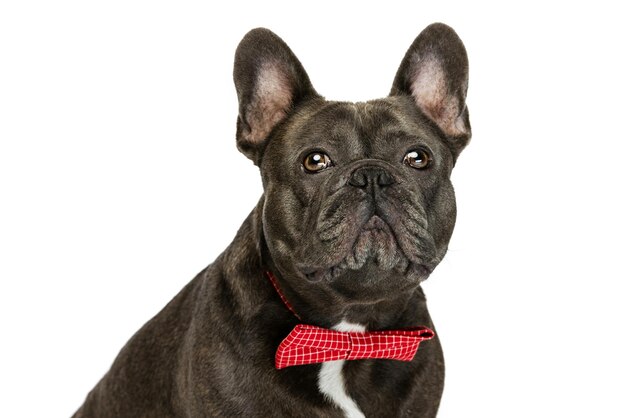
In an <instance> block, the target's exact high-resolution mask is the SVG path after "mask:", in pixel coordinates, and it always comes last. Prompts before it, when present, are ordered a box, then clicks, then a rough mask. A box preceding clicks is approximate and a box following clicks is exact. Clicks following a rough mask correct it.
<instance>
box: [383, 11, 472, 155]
mask: <svg viewBox="0 0 626 418" xmlns="http://www.w3.org/2000/svg"><path fill="white" fill-rule="evenodd" d="M468 74H469V70H468V61H467V53H466V51H465V47H464V46H463V42H461V39H460V38H459V37H458V35H457V34H456V33H455V32H454V30H453V29H452V28H450V27H449V26H447V25H444V24H443V23H434V24H432V25H430V26H428V27H427V28H426V29H424V30H423V31H422V33H420V34H419V36H418V37H417V38H416V39H415V41H414V42H413V44H412V45H411V47H410V48H409V50H408V51H407V53H406V55H405V56H404V59H403V60H402V63H401V64H400V68H399V69H398V72H397V74H396V78H395V80H394V82H393V86H392V88H391V93H390V95H391V96H394V95H410V96H412V97H413V100H414V102H415V105H416V106H417V107H418V108H419V109H420V110H421V111H422V113H424V115H426V116H427V117H428V118H429V119H430V120H432V121H433V122H434V123H435V124H436V125H437V126H438V127H439V129H440V130H441V132H442V133H443V134H444V136H445V137H446V140H447V141H448V144H449V146H450V149H451V150H452V153H453V155H454V158H455V160H456V158H457V157H458V155H459V154H460V152H461V151H462V150H463V148H464V147H465V146H466V145H467V143H468V142H469V140H470V138H471V135H472V133H471V127H470V123H469V113H468V110H467V107H466V105H465V97H466V94H467V84H468Z"/></svg>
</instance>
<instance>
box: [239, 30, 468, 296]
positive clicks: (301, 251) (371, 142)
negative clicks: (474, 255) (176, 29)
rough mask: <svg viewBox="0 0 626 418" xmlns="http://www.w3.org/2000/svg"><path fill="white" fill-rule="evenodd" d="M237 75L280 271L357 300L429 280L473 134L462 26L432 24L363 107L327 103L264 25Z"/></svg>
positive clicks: (243, 47) (244, 131) (245, 46)
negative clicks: (381, 92) (380, 95)
mask: <svg viewBox="0 0 626 418" xmlns="http://www.w3.org/2000/svg"><path fill="white" fill-rule="evenodd" d="M234 79H235V86H236V89H237V94H238V97H239V118H238V121H237V146H238V147H239V149H240V150H241V151H242V152H243V153H244V154H245V155H246V156H248V157H249V158H250V159H252V161H253V162H254V163H255V164H257V165H258V166H259V167H260V170H261V175H262V178H263V186H264V191H265V192H264V206H263V234H264V239H265V242H266V245H267V249H268V251H269V254H270V255H271V258H272V262H273V264H274V267H275V268H276V269H278V270H279V271H278V272H277V273H279V274H281V275H282V276H283V277H290V278H291V281H299V282H300V283H301V284H307V285H309V286H311V285H313V284H314V283H317V284H319V285H320V286H322V285H323V286H325V287H327V288H331V289H333V290H334V291H337V292H338V293H341V294H343V295H345V296H347V297H349V298H351V299H353V300H357V301H375V300H380V299H384V298H387V297H392V295H393V294H395V293H397V292H403V291H406V290H407V289H411V288H416V287H417V286H418V285H419V283H420V282H421V281H423V280H424V279H426V278H427V277H428V275H429V274H430V272H431V271H432V270H433V269H434V268H435V266H437V264H438V263H439V261H441V259H442V257H443V256H444V254H445V252H446V250H447V246H448V242H449V240H450V236H451V234H452V230H453V228H454V223H455V217H456V205H455V198H454V191H453V188H452V185H451V183H450V173H451V171H452V167H453V166H454V163H455V161H456V159H457V157H458V155H459V153H460V152H461V150H462V149H463V148H464V147H465V145H466V144H467V143H468V141H469V139H470V136H471V131H470V124H469V117H468V111H467V108H466V105H465V95H466V91H467V83H468V62H467V55H466V52H465V48H464V46H463V44H462V42H461V40H460V39H459V38H458V36H457V35H456V33H455V32H454V31H453V30H452V29H451V28H449V27H448V26H446V25H443V24H433V25H431V26H429V27H427V28H426V29H425V30H424V31H423V32H422V33H421V34H420V35H419V36H418V37H417V38H416V39H415V41H414V42H413V44H412V45H411V47H410V48H409V50H408V51H407V53H406V56H405V57H404V59H403V61H402V62H401V64H400V67H399V69H398V72H397V74H396V77H395V80H394V81H393V85H392V88H391V92H390V95H389V96H388V97H386V98H384V99H378V100H372V101H368V102H365V103H349V102H333V101H326V100H325V99H324V98H323V97H321V96H320V95H318V94H317V92H316V91H315V89H314V88H313V86H312V85H311V82H310V81H309V78H308V76H307V74H306V72H305V71H304V68H303V67H302V65H301V64H300V62H299V61H298V59H297V58H296V56H295V55H294V54H293V52H292V51H291V50H290V49H289V47H288V46H287V45H286V44H285V43H284V42H283V41H282V40H281V39H280V38H279V37H277V36H276V35H275V34H273V33H272V32H270V31H268V30H266V29H255V30H252V31H251V32H249V33H248V34H247V35H246V36H245V37H244V39H243V40H242V41H241V43H240V45H239V47H238V49H237V53H236V57H235V70H234ZM294 286H295V287H298V284H297V283H294Z"/></svg>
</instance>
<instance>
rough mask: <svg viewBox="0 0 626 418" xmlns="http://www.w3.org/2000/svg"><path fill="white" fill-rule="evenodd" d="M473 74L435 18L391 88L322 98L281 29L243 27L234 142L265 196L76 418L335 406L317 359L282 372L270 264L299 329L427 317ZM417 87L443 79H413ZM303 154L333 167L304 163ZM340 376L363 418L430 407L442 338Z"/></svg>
mask: <svg viewBox="0 0 626 418" xmlns="http://www.w3.org/2000/svg"><path fill="white" fill-rule="evenodd" d="M433 63H434V64H433ZM467 74H468V71H467V57H466V54H465V49H464V48H463V45H462V43H461V41H460V39H459V38H458V37H457V36H456V34H455V33H454V31H453V30H452V29H450V28H449V27H447V26H445V25H443V24H434V25H431V26H429V27H428V28H426V29H425V30H424V31H423V32H422V34H420V36H419V37H418V38H417V39H416V40H415V42H414V43H413V44H412V45H411V47H410V49H409V50H408V52H407V54H406V57H405V59H404V60H403V61H402V64H401V66H400V69H399V70H398V74H397V76H396V78H395V81H394V83H393V87H392V90H391V94H390V96H389V97H387V98H385V99H379V100H373V101H370V102H367V103H356V104H352V103H345V102H328V101H326V100H324V99H323V98H322V97H321V96H319V95H318V94H317V93H316V91H315V90H314V89H313V87H312V85H311V83H310V81H309V78H308V76H307V75H306V73H305V71H304V69H303V67H302V65H301V64H300V62H299V61H298V60H297V58H296V57H295V55H294V54H293V53H292V52H291V50H290V49H289V48H288V47H287V45H286V44H285V43H284V42H283V41H282V40H281V39H280V38H278V37H277V36H276V35H274V34H273V33H272V32H270V31H268V30H266V29H255V30H253V31H251V32H249V33H248V34H247V35H246V36H245V38H244V39H243V40H242V42H241V44H240V46H239V48H238V49H237V53H236V58H235V71H234V78H235V85H236V88H237V94H238V96H239V119H238V123H237V145H238V147H239V149H240V150H242V152H244V153H245V154H246V155H247V156H248V157H249V158H251V159H252V160H253V161H254V162H255V164H257V165H258V166H259V168H260V171H261V175H262V179H263V186H264V195H263V196H262V197H261V199H260V201H259V203H258V205H257V206H256V207H255V208H254V209H253V211H252V212H251V214H250V215H249V216H248V218H247V219H246V220H245V222H244V223H243V225H242V226H241V228H240V230H239V232H238V233H237V236H236V237H235V239H234V241H233V242H232V244H231V245H230V246H229V247H228V248H227V249H226V250H225V251H224V253H222V254H221V255H220V256H219V257H218V258H217V260H215V262H214V263H212V264H211V265H209V266H208V267H207V268H206V269H205V270H204V271H202V272H201V273H200V274H198V276H197V277H196V278H195V279H194V280H192V281H191V282H190V283H189V284H188V285H187V286H186V287H185V288H184V289H183V290H182V291H181V292H180V293H179V294H178V295H177V296H176V297H175V298H174V299H173V300H172V301H171V302H170V303H169V304H168V305H167V306H166V307H165V308H164V309H163V310H162V311H161V312H160V313H159V314H158V315H156V316H155V317H154V318H153V319H152V320H150V321H149V322H148V323H147V324H146V325H145V326H144V327H143V328H142V329H141V330H139V331H138V332H137V333H136V334H135V335H134V336H133V337H132V338H131V340H130V341H129V342H128V343H127V344H126V346H125V347H124V348H123V349H122V351H121V352H120V354H119V356H118V357H117V359H116V360H115V362H114V364H113V366H112V367H111V370H110V371H109V372H108V373H107V374H106V375H105V376H104V377H103V379H102V380H101V381H100V382H99V383H98V385H97V386H96V387H95V388H94V389H93V390H92V391H91V392H90V393H89V395H88V397H87V400H86V401H85V403H84V405H83V406H82V407H81V408H80V409H79V410H78V411H77V412H76V414H75V417H167V416H193V417H200V416H225V417H235V416H246V417H270V416H271V417H340V416H343V413H342V411H341V410H340V409H339V408H337V406H335V405H334V404H333V403H332V402H330V401H328V400H326V399H324V397H323V396H322V394H321V393H320V391H319V389H318V388H317V379H318V373H319V370H320V365H309V366H295V367H289V368H286V369H283V370H280V371H279V370H276V369H275V368H274V365H273V358H274V353H275V350H276V348H277V346H278V344H279V343H280V341H281V340H282V339H283V338H284V337H285V336H286V335H287V334H288V333H289V331H290V330H291V329H292V328H293V327H294V325H296V324H297V323H298V322H299V321H298V320H297V319H296V318H295V317H294V316H293V314H291V313H290V312H289V311H288V310H287V309H286V308H285V306H284V305H283V304H282V302H281V300H280V299H279V297H278V295H277V294H276V292H275V291H274V289H273V288H272V286H271V284H270V283H269V282H268V280H267V278H266V277H265V276H264V271H266V270H270V271H272V272H273V273H274V274H275V275H276V276H277V278H278V281H279V283H280V286H281V287H282V289H283V291H284V293H285V294H286V296H287V298H288V299H289V300H290V302H291V303H292V304H293V306H294V308H295V310H296V311H297V312H298V313H299V314H300V316H301V317H302V318H303V320H304V322H306V323H310V324H314V325H318V326H323V327H332V326H334V325H336V324H337V323H339V322H340V321H342V320H347V321H350V322H353V323H359V324H363V325H365V326H366V327H367V329H370V330H382V329H397V328H402V327H410V326H419V325H424V326H429V327H433V324H432V321H431V319H430V316H429V314H428V310H427V307H426V299H425V297H424V293H423V291H422V288H421V286H420V283H421V282H422V281H423V280H425V279H426V278H427V277H428V275H429V274H430V272H431V271H432V270H433V269H434V268H435V267H436V265H437V264H438V263H439V262H440V261H441V259H442V258H443V256H444V254H445V252H446V250H447V245H448V241H449V240H450V236H451V234H452V230H453V228H454V222H455V217H456V206H455V199H454V191H453V188H452V185H451V183H450V173H451V171H452V168H453V166H454V163H455V161H456V159H457V157H458V154H459V153H460V152H461V150H462V149H463V147H464V146H465V145H466V144H467V142H468V141H469V138H470V129H469V119H468V114H467V109H466V107H465V93H466V90H467ZM420 77H421V78H420ZM432 77H434V78H432ZM424 79H426V81H429V80H431V79H432V80H435V81H439V84H438V86H439V87H440V88H438V89H436V90H432V89H431V90H429V87H428V85H426V86H425V87H424V86H422V87H420V86H419V85H418V86H417V87H415V86H416V85H415V83H416V80H417V81H420V82H423V81H424ZM442 80H443V81H442ZM435 84H436V83H435ZM424 91H426V92H428V97H416V94H417V95H419V94H423V93H422V92H424ZM416 92H417V93H416ZM424 103H426V105H425V104H424ZM439 115H442V116H439ZM450 115H452V117H451V116H450ZM450 121H452V122H450ZM416 147H422V148H424V149H426V150H428V151H429V153H430V154H431V155H432V163H431V165H430V166H429V167H428V168H427V169H424V170H416V169H414V168H412V167H409V166H407V165H406V164H404V163H403V158H404V156H405V154H406V153H407V152H408V151H410V150H412V149H415V148H416ZM312 151H320V152H325V153H327V154H328V155H329V156H330V157H331V159H332V161H333V164H334V165H333V166H332V167H331V168H328V169H326V170H324V171H321V172H319V173H316V174H311V173H308V172H306V171H305V170H304V169H303V167H302V161H303V158H304V157H305V156H306V155H307V153H310V152H312ZM344 376H345V380H346V386H347V388H346V389H347V392H348V394H349V395H350V396H351V397H352V398H353V399H354V400H355V402H356V403H357V404H358V406H359V408H360V409H361V410H362V411H363V413H364V414H365V415H366V416H368V417H400V416H407V417H408V416H412V417H434V416H435V415H436V413H437V409H438V406H439V401H440V397H441V393H442V390H443V378H444V363H443V355H442V351H441V346H440V344H439V340H438V338H435V339H433V340H431V341H427V342H424V343H422V345H421V346H420V349H419V351H418V353H417V355H416V357H415V359H414V360H413V361H411V362H400V361H394V360H359V361H352V362H346V365H345V367H344Z"/></svg>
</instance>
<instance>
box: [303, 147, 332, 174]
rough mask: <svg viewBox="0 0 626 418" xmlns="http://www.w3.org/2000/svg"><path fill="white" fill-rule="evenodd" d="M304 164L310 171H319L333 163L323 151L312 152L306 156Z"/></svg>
mask: <svg viewBox="0 0 626 418" xmlns="http://www.w3.org/2000/svg"><path fill="white" fill-rule="evenodd" d="M302 165H303V166H304V169H305V170H306V171H308V172H309V173H317V172H318V171H322V170H325V169H327V168H328V167H330V166H331V165H332V161H331V160H330V157H329V156H328V155H326V154H324V153H323V152H312V153H310V154H309V155H307V156H306V157H304V161H303V162H302Z"/></svg>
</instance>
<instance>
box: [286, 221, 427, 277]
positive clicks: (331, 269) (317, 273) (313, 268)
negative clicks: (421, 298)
mask: <svg viewBox="0 0 626 418" xmlns="http://www.w3.org/2000/svg"><path fill="white" fill-rule="evenodd" d="M372 230H382V231H386V232H387V233H389V234H391V235H392V236H393V237H394V238H393V239H394V240H396V242H397V245H398V250H399V251H400V252H401V254H402V255H403V256H404V258H405V259H406V262H407V264H406V267H405V268H404V271H398V273H399V274H401V275H402V276H407V275H409V274H410V273H417V274H418V275H419V276H424V277H428V276H429V275H430V274H431V273H432V271H433V268H432V267H431V266H430V265H428V264H427V263H424V261H423V260H412V259H411V258H409V257H407V255H406V253H404V251H403V250H402V247H401V246H400V244H399V243H398V241H397V239H396V237H395V234H394V231H393V228H392V227H391V226H390V225H389V223H387V222H386V221H385V220H384V219H383V218H381V217H380V216H378V215H376V214H374V215H372V216H371V217H370V219H369V220H368V221H367V222H365V223H364V224H363V226H362V227H361V228H360V233H363V232H365V231H372ZM357 238H358V234H357V237H355V240H354V243H353V244H352V246H351V247H350V248H352V247H353V246H354V245H355V243H356V240H357ZM348 256H349V254H347V255H346V256H345V257H343V258H337V259H336V261H335V262H333V263H332V264H329V265H326V266H320V265H300V266H298V268H299V270H300V272H301V273H302V275H303V276H304V277H306V279H307V280H309V281H311V282H319V281H321V280H322V279H324V278H325V277H328V276H329V275H330V277H334V275H335V274H334V273H335V270H336V269H337V270H339V269H341V267H340V266H341V264H342V263H343V262H344V260H345V259H346V258H347V257H348Z"/></svg>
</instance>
